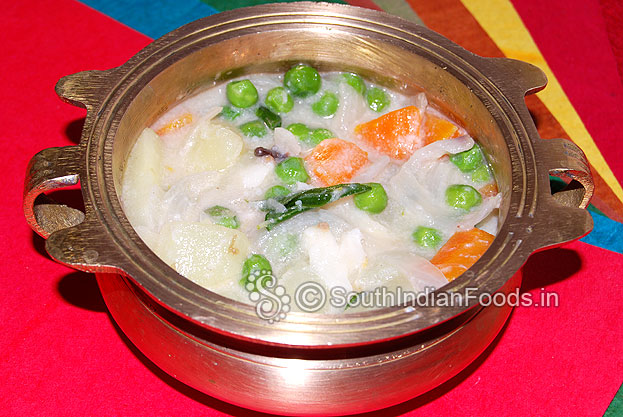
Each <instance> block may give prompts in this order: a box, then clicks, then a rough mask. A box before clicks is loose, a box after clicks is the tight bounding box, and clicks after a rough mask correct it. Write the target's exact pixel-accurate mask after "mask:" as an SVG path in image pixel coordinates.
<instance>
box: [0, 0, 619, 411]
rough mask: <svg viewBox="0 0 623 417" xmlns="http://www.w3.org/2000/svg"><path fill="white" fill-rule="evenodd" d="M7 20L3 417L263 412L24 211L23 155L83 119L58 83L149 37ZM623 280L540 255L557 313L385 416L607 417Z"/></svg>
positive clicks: (118, 29)
mask: <svg viewBox="0 0 623 417" xmlns="http://www.w3.org/2000/svg"><path fill="white" fill-rule="evenodd" d="M590 17H591V15H590V14H587V18H590ZM3 18H4V22H5V25H4V28H3V30H2V31H0V44H1V45H3V49H4V55H3V65H2V66H0V74H1V79H2V81H3V82H2V83H1V84H0V91H1V95H0V96H1V97H2V99H3V110H2V112H0V126H1V129H2V134H1V135H0V138H1V140H2V144H3V145H4V149H5V152H4V153H3V154H2V157H1V158H2V160H1V161H2V164H1V166H2V170H3V177H2V178H3V181H2V191H3V196H4V204H2V205H0V210H1V211H0V225H1V226H2V230H3V231H4V237H3V238H2V240H1V241H0V249H1V250H2V254H3V257H2V262H3V263H2V272H3V277H2V280H1V281H0V288H1V290H2V302H0V314H1V317H2V323H3V326H4V328H3V332H2V333H3V336H2V338H1V339H0V352H2V360H1V361H0V375H2V381H1V382H0V387H1V388H0V400H1V401H2V407H0V415H6V416H14V415H45V416H68V415H91V416H100V415H101V416H109V415H137V416H139V415H145V416H153V415H158V416H160V415H183V416H193V415H204V416H206V415H207V416H216V415H226V414H233V415H257V414H254V413H251V412H249V411H246V410H242V409H239V408H236V407H234V406H230V405H228V404H225V403H223V402H220V401H217V400H214V399H211V398H209V397H207V396H205V395H203V394H200V393H198V392H197V391H194V390H193V389H191V388H188V387H186V386H184V385H183V384H181V383H179V382H177V381H176V380H175V379H173V378H171V377H169V376H167V375H166V374H164V373H163V372H162V371H160V370H159V369H157V368H156V367H155V366H154V365H152V364H151V363H150V362H149V361H148V360H147V359H145V358H144V357H143V356H142V355H141V354H140V353H139V352H138V351H137V350H136V349H135V348H133V347H132V346H131V344H130V343H129V342H128V341H127V339H125V337H124V336H123V335H122V334H120V333H119V332H118V331H117V329H116V327H115V326H114V325H113V324H112V323H111V321H110V319H109V317H108V316H107V314H105V306H104V305H103V302H102V299H101V296H100V295H99V291H98V289H97V286H96V284H95V280H94V277H93V276H91V275H88V274H83V273H80V272H75V271H73V270H71V269H68V268H66V267H64V266H61V265H59V264H56V263H54V262H53V261H51V260H50V259H49V258H47V257H46V256H45V255H44V252H43V249H42V247H43V242H42V239H40V238H39V237H37V236H34V235H33V233H32V232H31V231H30V229H29V228H28V226H27V225H26V223H25V221H24V218H23V215H22V209H21V203H22V196H21V192H22V184H23V178H24V172H25V168H26V164H27V162H28V160H29V159H30V157H32V156H33V155H34V154H35V153H36V152H37V151H39V150H41V149H44V148H47V147H51V146H63V145H70V144H73V142H72V140H77V138H76V136H77V132H78V131H79V125H80V123H79V119H80V118H81V117H83V116H84V110H82V109H77V108H75V107H72V106H70V105H66V104H63V103H62V102H61V101H60V100H59V99H58V98H57V97H56V95H55V93H54V84H55V83H56V81H57V80H58V79H59V78H60V77H61V76H63V75H67V74H70V73H73V72H77V71H80V70H86V69H108V68H111V67H113V66H116V65H119V64H121V63H123V62H125V61H126V60H127V59H128V58H129V57H130V56H132V55H133V54H134V53H136V52H137V51H138V50H139V49H140V48H141V47H143V46H144V45H146V44H147V43H148V42H149V40H148V39H147V38H145V37H144V36H142V35H140V34H138V33H136V32H135V31H133V30H131V29H129V28H126V27H124V26H122V25H120V24H118V23H117V22H115V21H113V20H111V19H109V18H107V17H105V16H103V15H101V14H99V13H97V12H94V11H93V10H91V9H89V8H87V7H85V6H83V5H81V4H79V3H76V2H73V1H71V0H61V1H57V2H47V1H43V0H40V1H28V2H11V3H8V4H6V5H4V16H3ZM546 23H547V24H552V22H551V20H550V21H548V22H546ZM531 29H532V28H531ZM568 29H569V28H568V27H566V26H563V27H561V29H560V30H568ZM589 35H590V34H589ZM561 36H563V35H561ZM587 44H588V45H587ZM590 44H591V42H590V41H586V42H585V43H582V44H581V46H582V47H583V48H584V47H587V46H589V45H590ZM591 47H594V48H595V49H598V47H597V46H594V45H591ZM574 53H576V54H580V53H583V50H580V49H579V48H578V50H576V51H574ZM582 68H584V67H582ZM572 70H573V69H572V68H570V69H569V72H572ZM611 70H612V67H611V66H609V67H608V71H611ZM595 71H597V70H595ZM591 74H592V75H591V76H593V75H594V76H598V74H596V73H595V74H593V73H591ZM571 75H573V76H577V74H576V73H574V72H573V73H572V74H571ZM571 75H569V76H571ZM580 75H581V74H580ZM597 79H600V80H601V79H602V78H597ZM561 81H562V80H561ZM563 85H564V84H563ZM577 88H578V89H580V86H578V87H577ZM592 88H593V85H592V84H588V85H586V87H584V90H587V91H589V92H590V90H591V89H592ZM585 94H587V95H588V94H589V93H588V92H587V93H585ZM582 109H583V111H584V112H586V113H582V115H583V116H584V114H586V115H587V117H588V118H589V119H590V120H595V122H596V123H597V122H599V121H600V120H601V123H604V124H607V123H610V122H611V120H608V119H607V118H606V117H610V116H608V113H603V112H602V111H597V109H595V108H592V109H591V108H590V106H589V107H588V108H584V107H583V108H582ZM77 120H78V122H76V121H77ZM613 146H614V145H613ZM621 276H623V257H622V256H621V255H619V254H615V253H613V252H608V251H605V250H602V249H599V248H596V247H592V246H590V245H587V244H583V243H573V244H571V245H569V246H567V247H566V248H564V249H555V250H550V251H545V252H542V253H539V254H536V255H534V256H533V257H532V258H531V259H530V261H529V262H528V265H527V267H526V277H525V289H526V290H529V291H531V292H535V293H538V292H539V291H540V290H539V289H540V288H541V287H545V288H547V290H550V291H556V292H557V293H558V294H559V297H560V307H558V308H534V307H530V308H527V307H526V308H518V309H516V310H515V312H514V313H513V315H512V316H511V319H510V321H509V323H508V326H507V327H506V328H505V330H504V331H503V333H502V334H501V336H500V337H499V339H498V340H497V341H496V343H494V344H493V345H492V346H491V347H490V348H489V349H488V350H487V352H486V353H485V354H484V355H483V356H482V357H480V358H479V359H478V360H477V361H476V362H475V363H474V364H473V365H472V366H470V367H469V368H468V369H467V370H466V371H464V372H462V373H461V374H460V375H459V376H458V377H457V378H454V379H453V380H451V381H450V382H449V383H446V384H444V385H442V386H441V387H440V388H438V389H436V390H434V391H432V392H431V393H429V394H426V395H425V396H423V397H420V398H417V399H415V400H412V401H409V402H407V403H405V404H402V405H399V406H397V407H394V408H392V409H390V410H385V411H382V412H380V413H379V415H396V414H402V413H406V414H407V415H410V416H425V415H466V416H472V415H473V416H476V415H478V416H499V415H518V416H527V415H547V416H570V415H573V416H601V415H602V414H603V412H604V410H605V409H606V407H607V405H608V403H609V402H610V400H611V398H612V397H613V396H614V393H615V392H616V389H617V388H618V386H619V385H620V383H621V380H622V378H623V361H622V358H623V329H622V328H621V325H620V322H621V319H620V317H621V315H622V314H623V307H622V304H621V301H620V300H621V299H623V284H622V281H621Z"/></svg>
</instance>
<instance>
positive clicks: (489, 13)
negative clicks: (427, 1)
mask: <svg viewBox="0 0 623 417" xmlns="http://www.w3.org/2000/svg"><path fill="white" fill-rule="evenodd" d="M461 2H462V3H463V5H464V6H465V8H466V9H467V10H468V11H469V12H470V13H471V14H472V16H474V18H475V19H476V20H477V21H478V23H479V24H480V26H481V27H482V28H483V29H484V30H485V32H487V34H488V35H489V37H491V39H492V40H493V41H494V42H495V43H496V45H497V46H498V48H500V50H501V51H502V52H503V53H504V55H506V56H507V57H509V58H513V59H520V60H522V61H526V62H529V63H531V64H533V65H536V66H537V67H539V68H541V69H542V70H543V71H544V72H545V74H546V75H547V78H548V80H549V83H548V85H547V87H546V88H545V89H544V90H543V91H540V92H539V93H537V95H538V96H539V98H540V99H541V101H542V102H543V104H545V106H546V107H547V108H548V109H549V111H550V112H551V113H552V115H553V116H554V117H555V118H556V119H557V120H558V122H559V123H560V125H561V126H562V127H563V129H564V130H565V131H566V132H567V133H568V134H569V137H571V138H572V139H573V141H574V142H575V143H577V144H578V146H580V147H581V148H582V150H583V151H584V153H585V154H586V157H587V158H588V160H589V162H590V163H591V165H592V166H593V168H595V170H596V171H597V172H598V173H599V175H601V177H602V178H603V179H604V181H605V182H606V184H608V186H609V187H610V188H611V189H612V191H613V192H614V194H615V195H616V196H617V197H618V199H619V200H620V201H621V202H623V188H621V184H619V182H618V181H617V179H616V177H615V176H614V173H613V172H612V170H611V169H610V167H609V166H608V163H607V162H606V160H605V159H604V157H603V155H602V154H601V151H600V150H599V148H598V147H597V145H596V144H595V141H594V140H593V138H592V137H591V135H590V133H589V132H588V130H586V127H585V126H584V123H583V122H582V119H580V116H579V115H578V114H577V112H576V111H575V109H574V108H573V105H572V104H571V102H570V101H569V99H568V97H567V95H566V94H565V92H564V91H563V89H562V87H561V85H560V83H559V82H558V80H557V79H556V76H555V75H554V73H553V72H552V70H551V69H550V67H549V65H547V62H546V61H545V58H544V57H543V55H541V52H540V51H539V48H538V47H537V45H536V43H535V42H534V40H533V39H532V36H531V35H530V32H529V31H528V29H526V27H525V26H524V24H523V22H522V21H521V17H519V14H518V13H517V11H516V10H515V8H514V7H513V5H512V3H511V2H510V1H509V0H488V1H482V0H461Z"/></svg>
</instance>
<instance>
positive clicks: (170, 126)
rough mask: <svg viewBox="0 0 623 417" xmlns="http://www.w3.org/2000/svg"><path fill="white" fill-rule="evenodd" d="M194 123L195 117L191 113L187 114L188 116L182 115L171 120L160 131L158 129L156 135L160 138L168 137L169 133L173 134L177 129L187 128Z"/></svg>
mask: <svg viewBox="0 0 623 417" xmlns="http://www.w3.org/2000/svg"><path fill="white" fill-rule="evenodd" d="M192 121H193V115H192V114H190V113H186V114H183V115H181V116H180V117H177V118H175V119H173V120H171V121H170V122H169V123H167V124H166V125H164V126H162V127H161V128H160V129H158V131H156V133H157V134H158V135H160V136H162V135H166V134H167V133H169V132H172V131H174V130H176V129H179V128H180V127H182V126H186V125H187V124H190V123H192Z"/></svg>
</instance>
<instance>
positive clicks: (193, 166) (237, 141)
mask: <svg viewBox="0 0 623 417" xmlns="http://www.w3.org/2000/svg"><path fill="white" fill-rule="evenodd" d="M240 152H242V137H240V135H239V134H238V133H237V132H236V131H234V130H233V129H231V128H229V127H227V126H224V125H222V124H219V123H215V122H211V121H210V120H206V119H204V120H202V121H201V122H200V123H199V125H198V126H197V127H196V128H195V130H194V131H193V133H192V134H191V135H190V138H189V142H188V143H187V148H186V154H185V155H186V162H187V164H186V167H187V170H188V172H189V173H195V172H202V171H217V170H221V169H225V168H229V167H230V166H232V165H233V164H234V163H235V162H236V160H237V159H238V157H239V156H240Z"/></svg>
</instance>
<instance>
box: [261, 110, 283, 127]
mask: <svg viewBox="0 0 623 417" xmlns="http://www.w3.org/2000/svg"><path fill="white" fill-rule="evenodd" d="M255 115H256V116H257V117H259V118H260V119H261V120H262V121H263V122H264V123H265V124H266V126H268V127H269V128H270V129H271V130H275V128H276V127H280V126H281V116H279V115H278V114H275V113H273V112H272V111H270V110H269V109H267V108H266V107H262V106H260V107H258V108H257V110H256V111H255Z"/></svg>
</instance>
